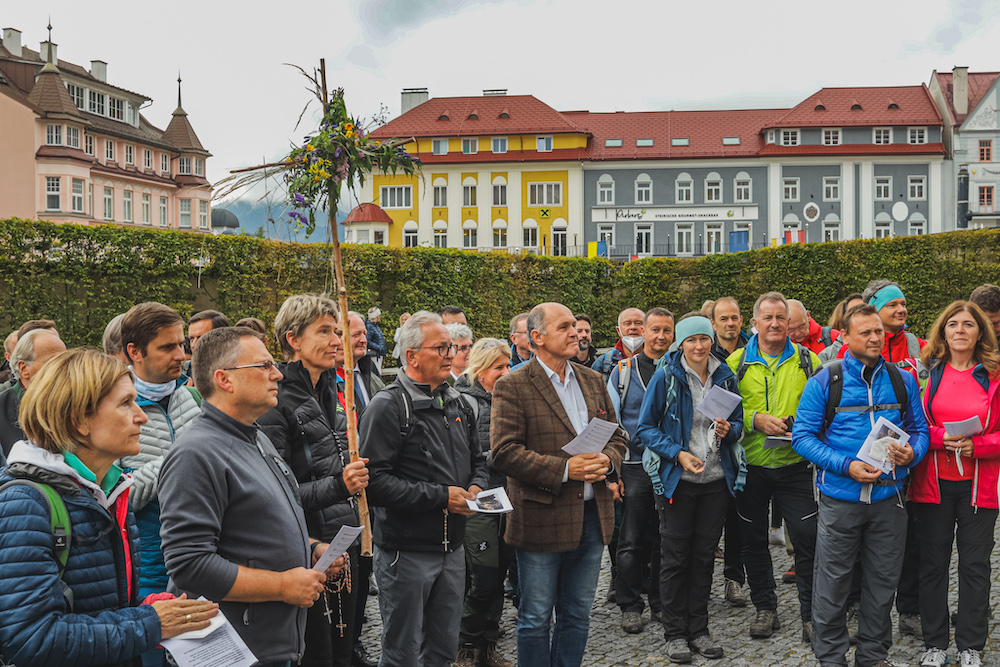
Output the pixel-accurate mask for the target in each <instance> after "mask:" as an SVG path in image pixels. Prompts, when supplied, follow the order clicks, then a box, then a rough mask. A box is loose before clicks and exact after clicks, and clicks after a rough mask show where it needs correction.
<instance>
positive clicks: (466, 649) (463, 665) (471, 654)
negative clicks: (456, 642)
mask: <svg viewBox="0 0 1000 667" xmlns="http://www.w3.org/2000/svg"><path fill="white" fill-rule="evenodd" d="M452 667H479V649H478V648H476V647H475V646H473V645H472V644H462V645H461V646H459V647H458V660H456V661H455V662H453V663H452Z"/></svg>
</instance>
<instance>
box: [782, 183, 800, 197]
mask: <svg viewBox="0 0 1000 667" xmlns="http://www.w3.org/2000/svg"><path fill="white" fill-rule="evenodd" d="M781 199H782V200H783V201H798V200H799V179H797V178H785V179H782V193H781Z"/></svg>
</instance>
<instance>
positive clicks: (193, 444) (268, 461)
mask: <svg viewBox="0 0 1000 667" xmlns="http://www.w3.org/2000/svg"><path fill="white" fill-rule="evenodd" d="M159 496H160V520H161V522H162V527H161V529H160V534H161V536H162V538H163V555H164V558H165V559H166V563H167V570H168V571H169V573H170V578H171V580H172V582H173V585H174V587H175V588H176V589H178V590H180V591H184V592H186V593H188V596H189V597H198V596H199V595H204V596H205V597H206V598H208V599H210V600H213V601H215V602H218V603H219V607H220V609H221V611H222V612H223V613H224V614H225V615H226V618H228V619H229V621H230V622H231V623H232V624H233V627H234V628H236V631H237V632H239V634H240V636H241V637H242V638H243V641H245V642H246V643H247V646H248V647H249V648H250V650H251V651H253V654H254V655H255V656H257V659H258V660H260V661H261V662H265V663H266V662H282V661H285V660H291V661H292V662H293V663H296V662H298V661H299V660H300V659H301V657H302V653H303V648H304V645H305V627H306V610H305V609H300V608H298V607H293V606H291V605H287V604H285V603H283V602H259V603H253V604H250V603H246V602H224V601H223V598H224V597H225V596H226V595H228V594H229V592H230V590H232V587H233V584H234V583H235V582H236V575H237V572H238V571H239V566H240V565H243V566H245V567H250V568H255V569H260V570H271V571H275V572H283V571H285V570H289V569H292V568H295V567H309V566H310V556H309V537H308V535H307V530H306V521H305V515H304V514H303V513H302V506H301V504H300V502H299V496H298V484H296V482H295V477H294V476H293V475H292V474H291V471H290V470H289V469H288V466H287V465H285V462H284V461H283V460H282V458H281V457H280V456H278V452H277V451H276V450H275V448H274V445H272V444H271V441H270V440H268V439H267V436H266V435H264V434H263V433H262V432H260V430H259V429H258V428H257V427H256V426H247V425H246V424H243V423H241V422H238V421H236V420H235V419H233V418H232V417H230V416H228V415H227V414H225V413H223V412H222V411H220V410H219V409H218V408H216V407H214V406H213V405H212V404H210V403H209V402H208V401H206V402H205V403H204V405H203V410H202V414H201V415H200V416H199V417H198V418H197V419H195V421H194V422H193V423H192V424H191V426H190V427H189V428H188V429H187V431H186V432H185V433H184V434H183V435H182V436H181V437H180V438H178V439H177V441H176V442H175V443H174V446H173V447H172V448H171V450H170V452H169V453H168V454H167V458H166V460H165V461H164V463H163V469H162V470H161V471H160V494H159Z"/></svg>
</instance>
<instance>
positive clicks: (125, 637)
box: [0, 441, 160, 667]
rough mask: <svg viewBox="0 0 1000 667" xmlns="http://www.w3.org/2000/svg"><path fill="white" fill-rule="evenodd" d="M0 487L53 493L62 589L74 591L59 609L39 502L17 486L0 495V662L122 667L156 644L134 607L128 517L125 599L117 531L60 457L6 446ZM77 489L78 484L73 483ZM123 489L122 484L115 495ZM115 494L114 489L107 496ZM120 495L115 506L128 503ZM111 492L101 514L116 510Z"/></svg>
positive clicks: (134, 551)
mask: <svg viewBox="0 0 1000 667" xmlns="http://www.w3.org/2000/svg"><path fill="white" fill-rule="evenodd" d="M9 463H10V468H9V469H8V470H4V471H3V472H2V473H0V485H3V484H5V483H7V482H9V481H11V480H12V479H13V477H12V474H14V475H17V476H19V477H24V476H29V477H30V478H32V479H34V480H35V481H41V482H45V483H47V484H50V485H51V486H53V487H54V488H55V489H56V490H57V491H58V492H59V494H60V495H61V496H62V498H63V501H64V502H65V504H66V509H67V511H68V512H69V516H70V523H71V526H72V542H71V546H70V553H69V560H68V561H67V563H66V570H65V572H64V573H63V581H64V582H65V583H66V584H68V585H69V587H70V589H71V590H72V592H73V598H74V601H73V609H72V612H71V611H70V610H69V609H67V605H66V601H65V599H64V598H63V591H62V585H61V584H60V582H59V579H58V575H57V573H58V567H57V561H56V555H55V551H54V549H53V547H52V528H51V526H50V524H49V513H48V509H47V506H46V503H45V500H44V499H43V497H42V495H41V494H40V493H39V492H38V491H37V490H35V489H32V488H29V487H26V486H14V487H10V488H8V489H6V490H5V491H4V492H3V493H2V494H0V654H3V657H4V658H5V659H6V660H7V661H9V662H12V663H14V664H16V665H17V666H18V667H31V666H33V665H39V666H41V665H78V666H83V665H129V664H132V660H133V659H136V658H137V657H138V656H139V655H141V654H142V653H144V652H145V651H148V650H149V649H152V648H153V647H154V646H156V645H157V644H158V643H159V641H160V620H159V618H158V617H157V615H156V612H155V611H154V610H153V607H152V606H150V605H143V606H140V607H137V606H134V605H135V604H136V603H137V600H136V593H137V591H138V581H139V578H138V577H139V534H138V531H137V530H136V526H135V519H134V516H133V514H132V512H131V511H129V512H128V534H129V541H130V544H131V563H129V564H128V565H129V566H130V567H131V568H132V594H131V596H130V595H129V593H128V587H127V585H126V573H125V567H126V563H125V550H124V549H123V545H122V540H121V531H119V530H118V528H117V523H116V521H115V519H114V518H112V516H111V514H109V513H108V511H107V510H105V509H104V507H102V505H101V503H99V502H98V500H97V499H96V498H95V497H94V495H92V494H91V492H90V489H91V487H92V488H93V489H96V490H97V494H98V495H99V496H101V497H103V495H104V494H103V492H101V491H100V490H99V489H98V488H97V487H96V486H95V485H93V484H91V483H89V482H85V481H82V480H81V478H79V477H78V476H76V475H75V472H74V471H73V470H72V468H70V467H69V466H68V465H67V464H66V463H65V462H64V461H63V460H62V457H61V456H59V455H55V454H51V453H48V452H45V451H43V450H41V449H39V448H37V447H35V446H33V445H29V444H27V443H26V442H23V441H22V442H19V443H17V444H15V445H14V449H12V450H11V453H10V457H9ZM81 482H82V483H81ZM123 484H127V478H125V477H123V478H122V482H120V483H119V487H120V486H122V485H123ZM116 491H118V489H116ZM127 492H128V489H127V488H126V489H124V490H123V491H121V492H120V493H119V494H118V496H119V500H120V501H124V502H128V495H127ZM115 497H116V492H115V491H113V492H112V495H111V498H112V500H111V502H110V504H109V507H110V509H111V511H115V510H116V508H117V503H116V502H115Z"/></svg>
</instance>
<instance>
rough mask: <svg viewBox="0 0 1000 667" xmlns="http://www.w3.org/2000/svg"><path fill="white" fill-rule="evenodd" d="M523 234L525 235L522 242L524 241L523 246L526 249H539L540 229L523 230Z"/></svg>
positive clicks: (528, 228)
mask: <svg viewBox="0 0 1000 667" xmlns="http://www.w3.org/2000/svg"><path fill="white" fill-rule="evenodd" d="M522 232H523V234H522V235H521V236H522V237H523V239H522V240H523V241H524V243H522V244H521V245H523V246H524V247H525V248H537V247H538V227H525V228H524V229H523V230H522Z"/></svg>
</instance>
